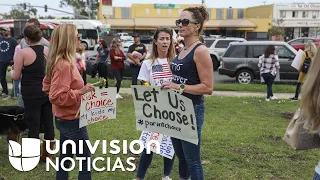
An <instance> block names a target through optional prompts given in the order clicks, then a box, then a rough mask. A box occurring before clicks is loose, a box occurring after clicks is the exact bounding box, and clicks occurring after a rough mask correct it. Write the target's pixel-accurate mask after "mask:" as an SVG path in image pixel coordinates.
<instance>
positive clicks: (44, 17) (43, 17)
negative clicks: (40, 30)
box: [39, 15, 56, 19]
mask: <svg viewBox="0 0 320 180" xmlns="http://www.w3.org/2000/svg"><path fill="white" fill-rule="evenodd" d="M55 18H56V17H54V16H51V15H49V16H39V19H55Z"/></svg>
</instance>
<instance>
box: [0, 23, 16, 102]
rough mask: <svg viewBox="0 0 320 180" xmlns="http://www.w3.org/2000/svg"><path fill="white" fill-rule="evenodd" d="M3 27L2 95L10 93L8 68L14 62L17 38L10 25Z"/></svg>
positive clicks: (0, 49) (0, 45)
mask: <svg viewBox="0 0 320 180" xmlns="http://www.w3.org/2000/svg"><path fill="white" fill-rule="evenodd" d="M1 29H2V34H3V36H0V80H1V86H2V92H1V93H0V96H7V95H8V94H9V92H8V84H7V81H6V74H7V68H8V66H9V65H10V64H12V63H13V55H14V50H15V48H16V46H17V40H16V39H15V38H13V37H11V33H10V27H7V26H4V27H1Z"/></svg>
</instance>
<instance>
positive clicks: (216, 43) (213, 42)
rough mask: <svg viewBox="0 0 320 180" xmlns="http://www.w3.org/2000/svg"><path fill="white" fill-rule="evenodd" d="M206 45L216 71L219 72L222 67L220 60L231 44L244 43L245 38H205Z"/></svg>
mask: <svg viewBox="0 0 320 180" xmlns="http://www.w3.org/2000/svg"><path fill="white" fill-rule="evenodd" d="M204 41H205V44H206V46H207V48H208V50H209V53H210V56H211V59H212V62H213V67H214V70H217V69H218V67H219V66H220V58H221V56H222V55H223V54H224V52H225V51H226V50H227V48H228V46H229V44H230V43H231V42H244V41H246V40H245V39H243V38H233V37H227V38H223V37H219V38H216V37H206V38H204Z"/></svg>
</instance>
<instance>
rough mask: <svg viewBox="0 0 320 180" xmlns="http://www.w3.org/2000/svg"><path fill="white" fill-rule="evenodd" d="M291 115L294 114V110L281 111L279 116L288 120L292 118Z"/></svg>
mask: <svg viewBox="0 0 320 180" xmlns="http://www.w3.org/2000/svg"><path fill="white" fill-rule="evenodd" d="M293 115H294V112H286V113H281V117H283V118H285V119H286V120H289V121H290V120H291V119H292V117H293Z"/></svg>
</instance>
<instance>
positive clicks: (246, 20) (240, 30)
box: [98, 1, 273, 39]
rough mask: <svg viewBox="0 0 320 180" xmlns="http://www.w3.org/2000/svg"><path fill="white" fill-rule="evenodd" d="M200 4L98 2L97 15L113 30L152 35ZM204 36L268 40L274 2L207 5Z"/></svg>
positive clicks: (172, 25) (173, 23) (170, 25)
mask: <svg viewBox="0 0 320 180" xmlns="http://www.w3.org/2000/svg"><path fill="white" fill-rule="evenodd" d="M191 6H200V4H194V5H190V4H132V6H131V7H111V6H110V7H109V8H107V10H106V8H105V6H103V4H102V1H101V2H100V6H99V11H98V18H99V20H100V21H102V22H103V23H105V24H110V25H111V30H112V31H113V32H128V33H132V32H138V33H140V34H146V35H151V34H153V32H154V30H155V29H156V28H157V27H158V26H169V27H171V28H176V26H175V20H176V19H178V17H179V14H180V13H181V12H182V10H183V9H185V8H187V7H191ZM207 11H208V13H209V21H208V22H206V24H205V26H204V33H205V34H206V35H222V36H227V37H231V36H232V37H243V38H247V39H267V38H268V37H267V32H268V29H269V28H270V27H271V25H272V12H273V5H265V6H257V7H250V8H245V9H241V8H231V7H230V8H208V9H207Z"/></svg>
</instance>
